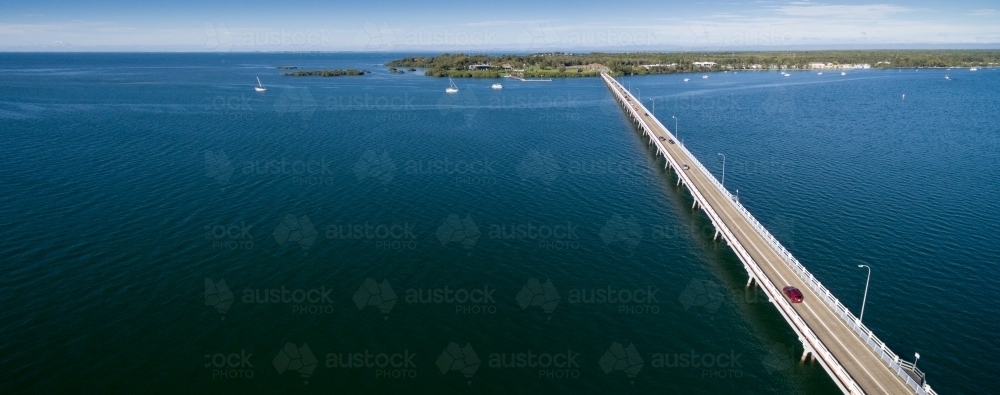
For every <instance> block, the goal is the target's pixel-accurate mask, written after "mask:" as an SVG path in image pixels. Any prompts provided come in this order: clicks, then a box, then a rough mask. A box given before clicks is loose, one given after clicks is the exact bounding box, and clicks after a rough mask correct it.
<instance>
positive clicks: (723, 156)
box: [719, 152, 726, 188]
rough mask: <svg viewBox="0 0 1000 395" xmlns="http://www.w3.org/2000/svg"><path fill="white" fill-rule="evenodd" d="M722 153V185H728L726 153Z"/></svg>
mask: <svg viewBox="0 0 1000 395" xmlns="http://www.w3.org/2000/svg"><path fill="white" fill-rule="evenodd" d="M719 155H722V187H723V188H725V187H726V154H723V153H721V152H720V153H719Z"/></svg>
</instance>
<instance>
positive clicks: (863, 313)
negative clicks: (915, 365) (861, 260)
mask: <svg viewBox="0 0 1000 395" xmlns="http://www.w3.org/2000/svg"><path fill="white" fill-rule="evenodd" d="M858 267H865V268H868V279H867V280H865V296H864V298H863V299H861V315H860V316H858V322H861V319H862V318H864V316H865V303H867V302H868V283H869V282H870V281H871V279H872V268H871V266H868V265H858ZM917 358H920V356H919V355H918V356H917Z"/></svg>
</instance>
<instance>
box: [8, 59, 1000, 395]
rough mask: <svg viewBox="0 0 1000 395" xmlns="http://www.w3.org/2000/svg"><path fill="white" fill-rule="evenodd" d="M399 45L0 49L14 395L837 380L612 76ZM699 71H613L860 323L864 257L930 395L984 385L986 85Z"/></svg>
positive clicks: (992, 79) (989, 372) (989, 242)
mask: <svg viewBox="0 0 1000 395" xmlns="http://www.w3.org/2000/svg"><path fill="white" fill-rule="evenodd" d="M398 56H400V55H393V54H323V55H316V54H0V87H2V88H0V137H2V142H3V143H2V144H0V168H2V169H4V176H3V179H2V180H3V182H2V190H3V193H2V194H0V202H2V204H0V211H2V215H0V236H2V237H0V239H2V240H3V243H2V244H0V255H2V256H3V257H4V258H3V259H2V260H0V273H3V275H2V276H0V301H2V306H3V308H2V309H0V339H2V340H0V371H2V372H4V373H3V379H2V380H0V392H2V393H57V392H60V393H66V392H87V393H90V392H94V393H208V392H212V393H331V392H336V393H365V392H367V393H412V392H421V393H429V392H436V393H611V392H618V393H653V392H669V393H809V394H835V393H838V392H839V391H838V389H837V388H836V386H835V385H834V384H833V382H832V381H831V380H830V378H829V377H828V376H827V375H826V373H825V372H824V371H823V370H822V368H821V367H819V366H818V365H817V364H815V363H807V364H801V363H798V362H797V361H798V356H799V354H800V353H801V345H800V344H799V343H798V341H797V339H796V337H795V335H794V334H793V332H792V331H791V329H790V328H788V326H787V324H786V323H785V322H784V320H783V319H782V318H781V317H780V316H779V314H778V313H777V312H776V311H775V309H774V308H773V307H772V306H771V305H770V304H769V303H768V302H767V300H766V297H765V296H764V295H762V294H760V293H759V292H757V291H755V290H754V289H747V288H744V284H745V282H746V279H747V275H746V273H745V272H744V271H743V269H742V265H741V264H740V263H739V261H738V259H737V258H736V257H735V255H734V254H733V253H732V252H731V251H730V250H729V249H728V247H727V246H725V244H724V243H719V242H713V241H712V232H713V229H712V228H711V224H710V222H709V221H708V219H707V218H706V217H705V216H704V215H703V214H702V213H701V212H699V211H697V210H692V209H691V199H690V197H689V195H688V194H687V192H686V191H684V190H683V189H682V188H679V187H677V186H676V185H675V184H676V179H675V178H674V177H673V175H672V174H671V173H669V172H665V171H663V170H662V168H663V163H662V160H661V159H658V158H656V157H655V156H654V155H653V154H652V152H651V150H649V149H648V148H647V146H646V144H645V143H644V141H643V140H642V139H641V138H640V136H639V134H638V133H637V132H636V130H635V129H634V128H633V127H632V126H630V124H629V123H628V121H627V120H626V119H625V117H624V115H623V114H622V112H621V110H620V109H619V108H618V107H616V105H615V103H614V102H613V101H612V100H611V97H610V94H609V93H608V90H607V88H606V87H605V86H604V85H603V84H602V83H601V81H600V80H599V79H596V78H587V79H571V80H555V81H552V82H547V83H538V82H536V83H521V82H517V81H512V80H503V81H501V82H502V83H503V84H504V89H503V90H499V91H496V90H491V89H490V88H489V85H490V84H491V83H493V82H495V81H490V80H456V83H457V84H458V86H459V87H460V92H459V93H457V94H454V95H447V94H445V93H444V88H445V87H446V86H447V84H448V82H447V80H441V79H436V78H430V77H425V76H423V75H422V74H421V73H419V72H418V73H407V74H403V75H396V74H389V73H388V72H387V71H386V70H385V68H384V67H381V66H377V65H378V64H382V63H383V62H385V61H386V60H389V59H392V58H395V57H398ZM279 65H290V66H298V67H300V68H302V69H319V68H350V67H353V68H364V69H369V70H371V71H372V73H371V74H370V75H366V76H362V77H337V78H295V77H283V76H281V75H280V74H281V71H282V70H279V69H276V68H275V66H279ZM945 74H949V75H950V76H951V77H952V80H950V81H949V80H946V79H945V78H944V75H945ZM255 77H260V79H261V81H262V82H263V84H264V85H265V86H266V87H267V88H268V89H267V91H266V92H263V93H257V92H254V90H253V89H252V87H253V86H254V85H255V83H256V79H255ZM684 77H691V81H690V82H686V83H685V82H683V81H682V79H683V78H684ZM699 77H700V75H666V76H647V77H628V78H623V79H621V81H622V82H623V83H626V84H628V85H630V86H631V87H632V89H633V93H636V94H638V95H639V96H640V97H641V98H642V100H643V101H644V102H645V103H646V104H647V106H650V107H652V106H654V104H653V103H654V102H655V113H656V115H657V116H658V117H659V118H660V119H661V121H663V123H664V124H666V125H668V126H671V127H672V126H673V122H674V120H673V119H672V118H671V117H672V116H676V117H677V118H678V121H677V125H678V126H679V136H680V138H681V139H683V140H684V142H685V143H686V144H687V146H688V147H689V148H690V149H691V150H692V151H693V152H694V153H695V154H696V155H698V156H699V158H700V159H701V160H702V162H703V163H705V165H706V166H707V167H708V168H709V169H711V170H712V171H713V172H715V173H716V175H717V176H718V177H720V178H721V176H722V170H723V166H722V165H723V161H722V158H723V157H722V156H721V155H718V154H719V153H721V154H724V155H725V158H726V167H725V184H726V186H727V187H728V188H729V189H730V190H733V191H735V190H739V196H740V200H741V201H742V202H743V203H744V204H745V205H746V206H747V207H748V208H749V209H750V210H751V212H753V213H754V214H755V215H756V216H757V218H758V219H760V220H761V222H762V223H764V224H765V225H767V226H768V227H769V228H770V229H771V231H772V233H774V234H775V235H776V236H777V237H778V239H780V240H781V241H782V243H784V244H785V246H786V247H788V249H789V250H790V251H792V252H793V253H794V254H795V255H796V257H797V258H798V259H799V260H800V261H802V262H803V263H804V264H805V265H806V266H807V267H808V268H809V269H810V270H811V271H812V272H813V273H814V274H815V275H816V276H817V277H818V278H819V279H821V280H822V281H823V282H824V284H825V285H826V286H827V287H828V288H829V289H831V290H832V291H833V292H834V293H835V294H836V295H837V296H838V297H839V298H840V299H841V300H842V301H843V302H844V304H845V305H847V306H848V307H850V308H852V309H854V311H855V312H857V311H858V310H859V309H860V305H861V299H862V294H863V292H864V282H865V276H866V272H865V271H864V269H859V268H857V265H858V264H862V263H864V264H868V265H870V266H871V267H872V269H873V270H872V278H871V288H870V291H869V294H868V302H867V307H866V309H865V315H864V319H865V322H866V323H867V325H868V326H869V327H871V328H872V329H873V330H875V332H876V333H877V334H878V335H879V337H880V338H881V339H882V340H883V341H885V342H886V343H887V344H889V345H890V346H891V348H892V349H893V350H894V351H896V352H897V353H898V354H900V355H901V356H903V357H904V358H908V359H909V358H912V355H913V353H914V352H919V353H920V354H921V356H922V358H921V359H920V361H919V363H918V366H919V367H920V368H922V370H924V371H925V372H927V374H928V380H929V382H930V384H931V385H932V386H933V387H934V388H935V389H936V390H937V391H938V392H940V393H988V392H991V391H994V389H995V388H996V387H997V385H1000V381H998V379H997V378H996V375H995V372H997V371H1000V362H997V360H996V358H994V356H995V355H996V354H997V352H998V351H1000V346H998V344H1000V338H998V335H997V333H1000V321H998V320H996V319H995V317H997V316H1000V308H998V307H997V305H996V303H994V301H995V299H996V298H997V296H998V295H1000V286H998V283H997V282H996V281H995V278H996V275H997V274H998V273H997V264H998V263H1000V245H998V244H997V243H996V241H995V240H994V236H995V235H996V234H997V233H998V232H1000V203H998V200H997V196H998V195H1000V182H998V180H1000V163H998V162H1000V128H998V126H997V125H1000V103H998V100H997V99H998V96H997V92H1000V73H998V72H997V71H996V70H993V69H983V70H980V71H977V72H970V71H968V70H959V69H954V70H950V71H947V70H919V71H917V70H902V71H898V70H891V71H874V70H872V71H856V72H848V75H846V76H841V75H839V73H824V74H823V75H817V74H815V73H810V72H794V73H791V77H782V76H781V75H780V74H778V73H777V72H753V73H751V72H741V73H712V74H709V78H708V79H702V78H699ZM904 95H905V96H904ZM609 295H610V297H609ZM623 353H624V355H625V357H621V356H620V355H623ZM636 355H638V358H635V356H636ZM630 356H631V357H632V358H629V357H630ZM639 359H641V361H640V360H639ZM522 361H523V363H522ZM640 363H641V366H640V365H639V364H640Z"/></svg>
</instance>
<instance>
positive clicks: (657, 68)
mask: <svg viewBox="0 0 1000 395" xmlns="http://www.w3.org/2000/svg"><path fill="white" fill-rule="evenodd" d="M997 64H1000V50H829V51H780V52H779V51H775V52H704V53H696V52H676V53H655V52H640V53H587V54H573V53H562V52H550V53H536V54H531V55H498V56H489V55H470V54H461V53H459V54H447V53H446V54H442V55H438V56H415V57H407V58H402V59H397V60H393V61H390V62H388V63H386V64H385V65H386V66H390V67H410V68H411V70H413V69H412V68H413V67H421V68H426V69H427V71H426V72H424V74H425V75H428V76H433V77H453V78H498V77H502V76H505V75H515V76H520V77H525V78H530V77H548V78H550V77H589V76H597V75H599V74H600V72H601V70H607V71H609V72H610V73H612V74H614V75H624V74H670V73H689V72H706V71H725V70H803V69H814V68H822V69H853V68H883V69H884V68H922V67H995V66H996V65H997Z"/></svg>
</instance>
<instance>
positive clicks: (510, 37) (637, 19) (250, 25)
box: [0, 0, 1000, 52]
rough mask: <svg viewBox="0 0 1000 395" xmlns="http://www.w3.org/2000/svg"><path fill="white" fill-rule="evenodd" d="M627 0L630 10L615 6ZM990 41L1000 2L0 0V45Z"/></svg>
mask: <svg viewBox="0 0 1000 395" xmlns="http://www.w3.org/2000/svg"><path fill="white" fill-rule="evenodd" d="M627 4H631V5H634V7H625V6H624V5H627ZM982 46H985V47H992V48H1000V3H997V2H996V1H995V0H994V1H992V2H990V1H960V0H958V1H950V2H927V1H910V2H906V3H890V2H877V1H876V2H869V1H836V2H833V1H830V2H812V1H809V2H804V1H794V2H781V1H774V2H772V1H753V2H693V3H692V2H684V3H681V4H670V3H665V2H639V3H612V2H609V1H589V0H579V1H575V2H572V3H570V5H567V4H563V5H556V4H554V3H553V2H544V1H522V0H512V1H505V2H475V1H473V2H451V3H446V2H442V1H433V0H430V1H420V2H416V1H363V2H349V1H339V2H331V1H328V0H327V1H314V0H306V1H300V2H294V3H293V2H286V3H282V2H275V1H266V2H265V1H232V0H226V1H218V2H212V3H211V4H206V3H205V2H203V1H192V0H177V1H155V2H154V1H144V0H137V1H120V0H97V1H87V2H72V1H58V0H40V1H24V0H19V1H10V0H0V51H74V50H79V51H87V50H98V51H104V50H122V51H132V50H136V51H155V50H165V51H209V52H211V51H217V52H222V51H421V50H427V51H459V50H462V51H480V52H491V51H518V52H534V51H546V50H562V51H574V50H576V51H583V50H605V51H631V50H636V51H645V50H692V51H704V50H776V49H795V48H803V49H814V48H900V47H902V48H905V47H914V48H921V47H931V48H939V47H954V48H967V47H982Z"/></svg>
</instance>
